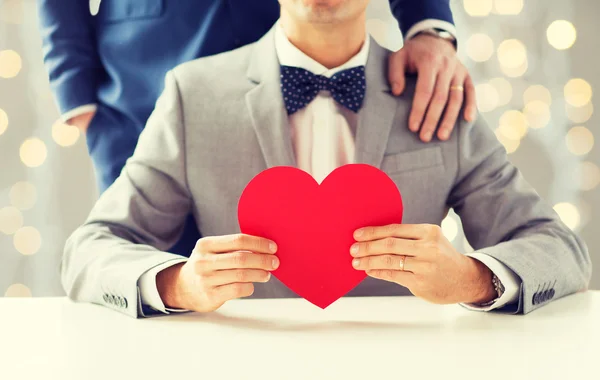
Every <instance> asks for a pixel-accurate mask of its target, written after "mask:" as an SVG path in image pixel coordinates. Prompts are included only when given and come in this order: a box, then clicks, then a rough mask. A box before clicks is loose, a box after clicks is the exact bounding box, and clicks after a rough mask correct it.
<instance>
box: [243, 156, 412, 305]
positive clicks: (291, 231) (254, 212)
mask: <svg viewBox="0 0 600 380" xmlns="http://www.w3.org/2000/svg"><path fill="white" fill-rule="evenodd" d="M402 211H403V206H402V197H401V196H400V192H399V191H398V188H397V187H396V185H395V184H394V182H393V181H392V180H391V179H390V178H389V177H388V176H387V175H386V174H385V173H384V172H382V171H381V170H379V169H377V168H375V167H373V166H369V165H365V164H352V165H345V166H342V167H340V168H337V169H336V170H334V171H333V172H332V173H331V174H329V176H328V177H327V178H325V180H324V181H323V182H322V183H321V185H320V186H319V184H318V183H317V182H316V181H315V180H314V179H313V178H312V177H311V176H310V175H309V174H308V173H306V172H304V171H302V170H299V169H296V168H292V167H285V166H279V167H274V168H271V169H268V170H265V171H263V172H262V173H260V174H258V175H257V176H256V177H254V179H252V181H250V183H249V184H248V185H247V186H246V189H245V190H244V192H243V193H242V196H241V199H240V202H239V204H238V221H239V223H240V229H241V231H242V233H245V234H249V235H255V236H261V237H264V238H267V239H271V240H273V241H274V242H276V243H277V246H278V252H277V256H278V257H279V259H280V266H279V268H277V270H276V271H274V272H273V275H274V276H276V277H277V278H278V279H279V280H280V281H281V282H283V283H284V284H285V285H286V286H288V287H289V288H290V289H291V290H292V291H294V292H295V293H296V294H298V295H299V296H301V297H303V298H305V299H306V300H308V301H310V302H311V303H313V304H315V305H316V306H319V307H320V308H323V309H324V308H326V307H327V306H329V305H330V304H332V303H333V302H335V301H336V300H337V299H339V298H340V297H342V296H343V295H345V294H346V293H348V292H349V291H350V290H352V289H353V288H354V287H355V286H356V285H358V284H359V283H360V282H361V281H362V280H363V279H364V278H365V277H366V274H365V272H364V271H358V270H356V269H354V268H353V267H352V256H351V255H350V246H351V245H352V244H353V243H354V242H355V240H354V237H353V233H354V231H355V230H356V229H358V228H360V227H365V226H383V225H388V224H393V223H401V222H402Z"/></svg>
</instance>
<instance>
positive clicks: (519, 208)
mask: <svg viewBox="0 0 600 380" xmlns="http://www.w3.org/2000/svg"><path fill="white" fill-rule="evenodd" d="M455 133H457V134H458V135H457V136H458V138H457V140H456V143H457V144H458V147H457V151H458V165H459V166H458V172H457V177H456V179H455V182H454V186H453V189H452V191H451V194H450V196H449V199H448V205H449V206H450V207H452V208H454V210H455V211H456V212H457V214H458V215H459V216H460V217H461V220H462V223H463V228H464V231H465V235H466V237H467V239H468V240H469V242H470V243H471V245H472V246H473V247H474V248H475V249H476V250H477V252H479V253H484V254H487V255H489V256H491V257H493V258H495V259H496V260H498V261H500V262H501V263H503V264H504V265H506V266H507V267H509V268H510V269H511V270H512V271H513V272H515V273H516V274H517V275H518V276H519V277H520V279H521V281H522V284H521V289H520V291H519V301H518V305H512V307H511V306H507V307H506V308H504V309H499V310H498V311H501V312H511V313H529V312H531V311H533V310H535V309H536V308H538V307H540V306H542V305H544V304H545V303H547V302H548V301H550V300H553V299H557V298H560V297H562V296H566V295H568V294H572V293H575V292H578V291H582V290H585V289H587V286H588V284H589V281H590V277H591V261H590V256H589V253H588V251H587V247H586V245H585V243H584V242H583V241H582V240H581V239H580V238H579V237H578V236H577V235H576V234H575V233H573V232H572V231H571V230H570V229H569V228H568V227H567V226H566V225H565V224H564V223H563V222H562V221H561V220H560V218H559V217H558V215H557V214H556V213H555V212H554V210H553V209H552V207H550V205H548V204H546V203H545V202H544V201H543V200H542V199H541V198H540V196H539V195H538V194H537V193H536V191H535V190H534V189H533V188H532V187H531V186H530V185H529V184H528V183H527V182H526V181H525V180H524V179H523V177H522V176H521V173H520V172H519V171H518V170H517V168H515V167H514V166H513V165H512V164H511V163H510V162H509V161H508V159H507V156H506V151H505V149H504V147H503V146H502V145H501V144H500V143H499V142H498V140H497V139H496V136H495V135H494V133H493V132H492V131H491V129H490V128H489V127H488V126H487V125H486V124H485V122H483V120H482V119H481V117H479V118H478V120H477V121H476V122H474V123H467V122H465V121H462V122H460V123H459V125H458V126H457V131H456V132H455Z"/></svg>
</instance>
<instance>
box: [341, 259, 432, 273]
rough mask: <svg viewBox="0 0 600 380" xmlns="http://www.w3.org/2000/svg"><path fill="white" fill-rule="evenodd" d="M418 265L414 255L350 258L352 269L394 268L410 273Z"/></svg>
mask: <svg viewBox="0 0 600 380" xmlns="http://www.w3.org/2000/svg"><path fill="white" fill-rule="evenodd" d="M419 265H420V264H419V262H418V261H417V260H416V259H415V258H414V257H411V256H404V255H374V256H367V257H361V258H356V259H354V260H352V266H353V267H354V269H358V270H364V271H370V270H394V271H404V272H411V273H412V272H413V271H415V270H416V267H418V266H419Z"/></svg>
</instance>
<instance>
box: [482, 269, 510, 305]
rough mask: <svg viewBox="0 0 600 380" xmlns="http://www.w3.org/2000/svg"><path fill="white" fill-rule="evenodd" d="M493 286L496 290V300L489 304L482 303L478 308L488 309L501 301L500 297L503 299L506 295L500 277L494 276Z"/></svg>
mask: <svg viewBox="0 0 600 380" xmlns="http://www.w3.org/2000/svg"><path fill="white" fill-rule="evenodd" d="M492 285H494V290H496V298H494V299H493V300H491V301H488V302H484V303H480V304H478V306H480V307H487V306H490V305H493V304H494V303H495V302H496V301H498V300H499V299H500V297H502V295H503V294H504V285H503V284H502V281H500V279H499V278H498V276H496V275H495V274H493V275H492Z"/></svg>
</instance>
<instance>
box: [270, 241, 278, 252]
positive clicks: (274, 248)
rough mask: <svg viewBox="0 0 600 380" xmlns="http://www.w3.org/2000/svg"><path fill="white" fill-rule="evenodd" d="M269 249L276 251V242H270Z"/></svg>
mask: <svg viewBox="0 0 600 380" xmlns="http://www.w3.org/2000/svg"><path fill="white" fill-rule="evenodd" d="M269 250H270V251H271V252H273V253H275V252H277V244H275V243H273V242H270V243H269Z"/></svg>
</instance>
